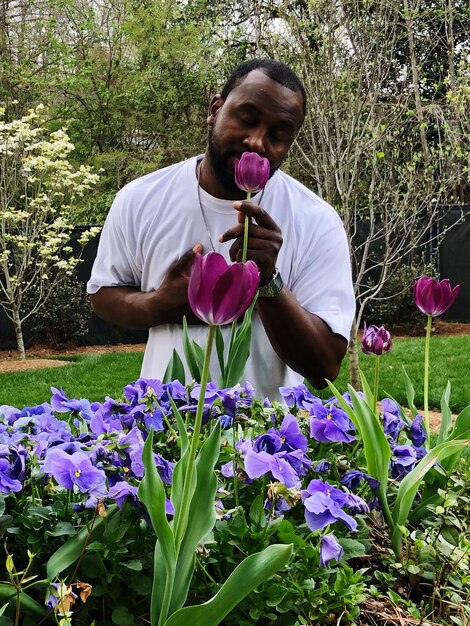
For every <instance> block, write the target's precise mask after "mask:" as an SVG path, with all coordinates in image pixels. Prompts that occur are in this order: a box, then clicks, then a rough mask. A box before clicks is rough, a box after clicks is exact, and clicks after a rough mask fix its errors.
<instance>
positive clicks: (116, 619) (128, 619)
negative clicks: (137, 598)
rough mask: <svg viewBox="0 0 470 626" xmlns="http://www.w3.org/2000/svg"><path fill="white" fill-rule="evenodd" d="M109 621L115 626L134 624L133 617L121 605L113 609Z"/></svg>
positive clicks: (130, 625)
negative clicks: (115, 625)
mask: <svg viewBox="0 0 470 626" xmlns="http://www.w3.org/2000/svg"><path fill="white" fill-rule="evenodd" d="M111 619H112V621H113V624H117V626H133V625H134V624H135V622H134V617H133V615H132V614H131V613H130V612H129V610H128V609H127V608H126V607H125V606H123V605H120V606H118V607H116V608H115V609H114V611H113V613H112V616H111Z"/></svg>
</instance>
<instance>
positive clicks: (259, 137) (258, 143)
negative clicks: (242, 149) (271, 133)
mask: <svg viewBox="0 0 470 626" xmlns="http://www.w3.org/2000/svg"><path fill="white" fill-rule="evenodd" d="M264 138H265V133H264V131H263V129H262V128H260V127H256V128H251V129H250V131H249V133H248V135H247V136H246V137H245V139H244V140H243V145H244V146H247V147H248V148H249V150H250V152H256V153H257V154H260V155H262V156H263V155H264V154H265V152H266V148H265V140H264Z"/></svg>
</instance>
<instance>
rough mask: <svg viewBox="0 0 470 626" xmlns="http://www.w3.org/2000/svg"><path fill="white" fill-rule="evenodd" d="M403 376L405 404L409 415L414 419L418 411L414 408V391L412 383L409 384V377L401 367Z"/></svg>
mask: <svg viewBox="0 0 470 626" xmlns="http://www.w3.org/2000/svg"><path fill="white" fill-rule="evenodd" d="M403 375H404V377H405V391H406V402H407V404H408V408H409V409H410V411H411V415H412V416H413V417H416V415H417V414H418V413H419V411H418V409H417V408H416V406H415V389H414V387H413V383H412V382H411V379H410V377H409V376H408V374H407V372H406V369H405V366H404V365H403Z"/></svg>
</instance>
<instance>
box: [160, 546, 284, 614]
mask: <svg viewBox="0 0 470 626" xmlns="http://www.w3.org/2000/svg"><path fill="white" fill-rule="evenodd" d="M291 554H292V546H291V545H288V546H285V545H280V544H274V545H271V546H268V547H267V548H266V549H265V550H263V551H262V552H258V553H257V554H252V555H251V556H249V557H247V558H246V559H245V560H244V561H242V562H241V563H240V565H238V566H237V567H236V568H235V570H234V571H233V572H232V574H230V576H229V577H228V579H227V580H226V581H225V583H224V584H223V585H222V587H221V588H220V590H219V591H218V592H217V593H216V595H215V596H214V597H213V598H211V600H209V601H208V602H205V603H204V604H201V605H199V606H188V607H184V608H182V609H179V610H178V611H176V613H173V615H171V617H169V618H168V619H167V620H166V622H165V626H188V624H191V626H217V625H218V624H220V622H221V621H222V620H223V619H224V618H225V617H226V616H227V615H228V614H229V613H230V611H231V610H232V609H233V608H234V607H236V606H237V604H238V603H239V602H241V600H243V598H245V596H247V595H248V594H249V593H250V592H251V591H253V589H255V588H256V587H257V586H258V585H259V584H261V583H262V582H264V581H265V580H267V579H268V578H269V577H270V576H272V575H273V574H274V573H275V572H277V571H278V570H279V569H281V568H282V567H284V565H286V563H287V562H288V561H289V558H290V556H291Z"/></svg>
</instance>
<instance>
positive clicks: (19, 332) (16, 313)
mask: <svg viewBox="0 0 470 626" xmlns="http://www.w3.org/2000/svg"><path fill="white" fill-rule="evenodd" d="M12 313H13V326H14V328H15V336H16V346H17V348H18V354H19V356H20V359H21V360H22V361H24V360H25V359H26V351H25V349H24V341H23V329H22V327H21V318H20V310H19V309H17V308H14V309H13V311H12Z"/></svg>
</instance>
